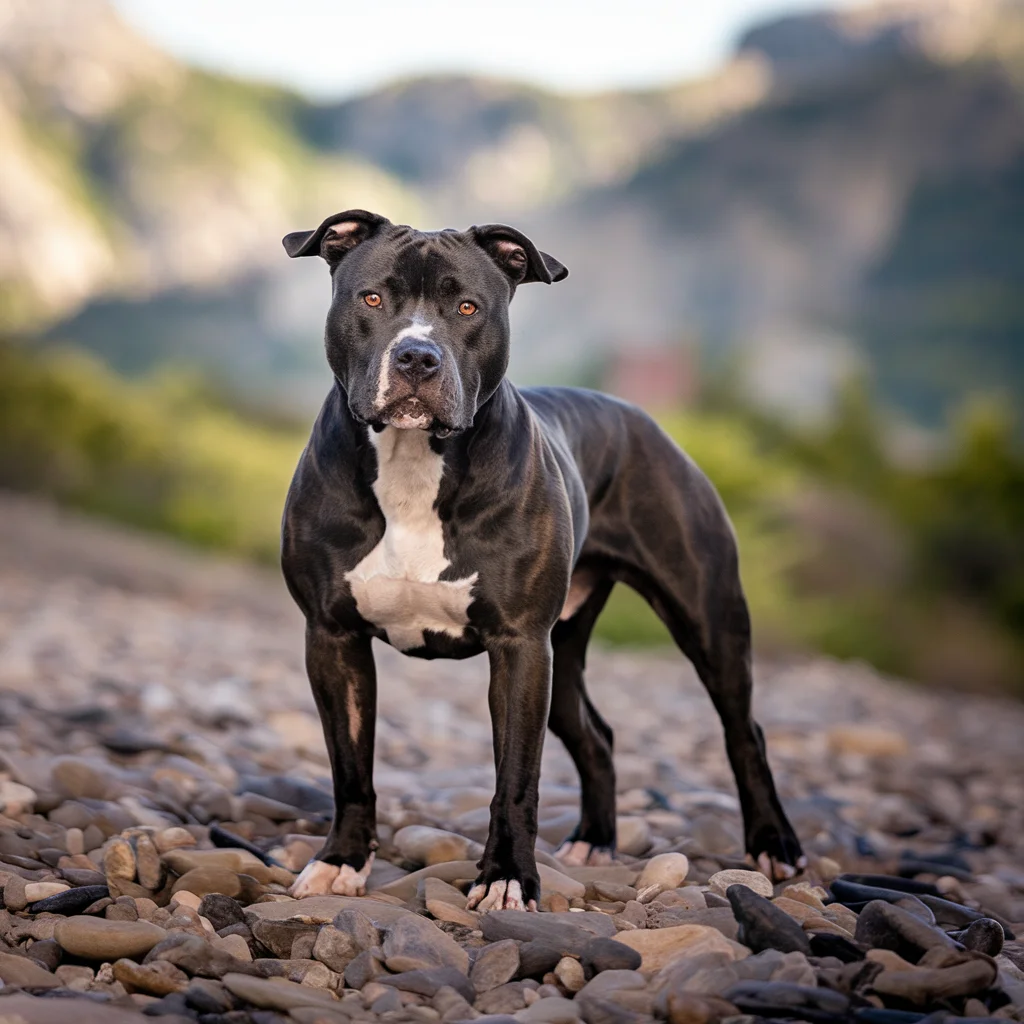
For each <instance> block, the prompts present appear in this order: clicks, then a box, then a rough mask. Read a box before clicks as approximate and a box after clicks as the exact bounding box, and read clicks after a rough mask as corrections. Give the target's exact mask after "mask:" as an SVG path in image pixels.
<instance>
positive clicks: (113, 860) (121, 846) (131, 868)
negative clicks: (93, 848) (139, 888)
mask: <svg viewBox="0 0 1024 1024" xmlns="http://www.w3.org/2000/svg"><path fill="white" fill-rule="evenodd" d="M103 873H104V875H106V877H107V881H108V882H109V881H111V880H112V879H118V880H123V881H126V882H131V881H134V879H135V851H134V850H133V849H132V844H131V843H129V842H128V840H127V839H123V838H122V837H121V836H115V837H114V838H113V839H109V840H107V844H106V846H104V848H103Z"/></svg>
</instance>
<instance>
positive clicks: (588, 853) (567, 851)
mask: <svg viewBox="0 0 1024 1024" xmlns="http://www.w3.org/2000/svg"><path fill="white" fill-rule="evenodd" d="M555 857H556V859H557V860H560V861H561V862H562V863H563V864H565V865H566V866H567V867H570V868H582V867H585V866H588V867H604V866H606V865H608V864H611V863H612V862H613V859H614V858H613V856H612V851H611V850H609V849H608V848H607V847H604V846H591V845H590V843H578V842H577V843H570V842H568V841H567V842H564V843H562V845H561V846H560V847H559V848H558V849H557V850H555Z"/></svg>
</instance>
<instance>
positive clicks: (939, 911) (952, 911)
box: [920, 896, 1013, 940]
mask: <svg viewBox="0 0 1024 1024" xmlns="http://www.w3.org/2000/svg"><path fill="white" fill-rule="evenodd" d="M920 899H921V902H922V903H924V905H925V906H926V907H928V909H929V910H930V911H931V912H932V913H933V914H934V915H935V920H936V921H937V922H938V923H939V924H940V925H942V926H944V927H946V928H967V927H968V926H970V925H972V924H973V923H974V922H975V921H982V920H984V919H985V918H986V917H988V915H987V914H983V913H981V912H980V911H978V910H972V909H971V908H970V907H965V906H964V905H963V904H962V903H954V902H953V901H952V900H944V899H942V898H941V897H938V896H921V897H920ZM1003 935H1004V937H1005V938H1006V939H1008V940H1012V939H1013V932H1011V931H1010V930H1009V929H1008V928H1007V927H1006V926H1005V925H1003Z"/></svg>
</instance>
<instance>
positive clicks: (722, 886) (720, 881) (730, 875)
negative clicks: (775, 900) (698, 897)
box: [708, 868, 775, 899]
mask: <svg viewBox="0 0 1024 1024" xmlns="http://www.w3.org/2000/svg"><path fill="white" fill-rule="evenodd" d="M708 885H709V886H711V891H712V892H713V893H715V894H717V895H718V896H725V895H726V893H727V891H728V889H729V886H731V885H745V886H746V887H747V888H748V889H753V891H754V892H756V893H757V894H758V896H764V897H765V898H766V899H771V898H772V897H773V896H774V895H775V888H774V886H773V885H772V883H771V881H770V879H768V878H767V877H766V876H765V875H762V874H761V872H760V871H744V870H742V869H739V868H733V869H730V870H728V871H716V872H715V873H714V874H713V875H712V876H711V877H710V878H709V879H708Z"/></svg>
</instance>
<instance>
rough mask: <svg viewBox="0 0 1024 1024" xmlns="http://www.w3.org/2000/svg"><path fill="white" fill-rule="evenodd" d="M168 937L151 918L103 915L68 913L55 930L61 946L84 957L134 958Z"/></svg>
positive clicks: (111, 959) (68, 951)
mask: <svg viewBox="0 0 1024 1024" xmlns="http://www.w3.org/2000/svg"><path fill="white" fill-rule="evenodd" d="M166 937H167V932H166V931H164V929H163V928H160V927H158V926H157V925H155V924H153V923H151V922H149V921H107V920H106V919H105V918H102V917H68V918H65V919H64V920H63V921H61V922H60V923H59V924H58V925H57V927H56V929H55V931H54V938H55V939H56V940H57V942H58V943H59V945H60V947H61V949H63V950H64V951H65V952H67V953H70V954H71V955H72V956H77V957H81V958H82V959H83V960H110V961H114V960H120V959H121V958H122V957H127V958H129V959H134V958H135V957H139V956H143V955H145V954H146V953H148V952H149V951H150V950H151V949H152V948H153V947H154V946H156V945H157V943H159V942H161V941H162V940H163V939H165V938H166Z"/></svg>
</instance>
